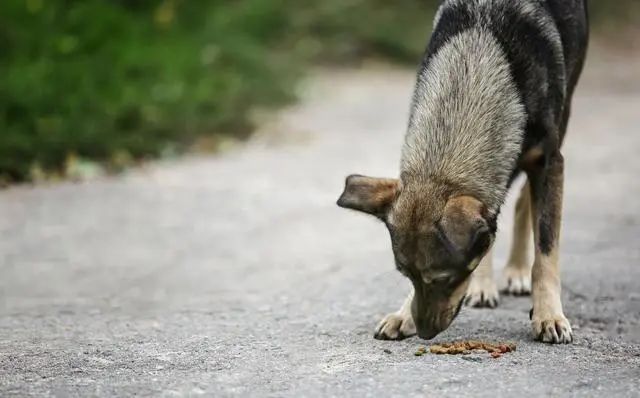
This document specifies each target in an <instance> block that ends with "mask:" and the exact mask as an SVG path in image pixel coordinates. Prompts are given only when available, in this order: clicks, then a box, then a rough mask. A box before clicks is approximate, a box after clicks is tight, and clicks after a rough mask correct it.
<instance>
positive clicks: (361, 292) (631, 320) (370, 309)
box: [0, 64, 640, 397]
mask: <svg viewBox="0 0 640 398" xmlns="http://www.w3.org/2000/svg"><path fill="white" fill-rule="evenodd" d="M616 65H617V64H616ZM616 65H613V66H611V67H609V66H606V65H605V66H606V67H605V68H600V69H598V70H595V71H593V72H588V73H587V77H586V79H585V83H584V85H583V86H582V88H581V89H580V91H579V92H578V95H577V98H576V100H575V106H574V109H575V112H574V118H573V121H572V124H571V127H570V132H569V138H568V142H567V143H566V144H567V145H566V151H565V154H566V155H565V156H566V159H567V168H568V170H567V178H566V188H565V192H566V202H565V213H564V214H565V219H564V227H563V232H564V233H563V242H562V260H563V261H562V275H563V286H564V290H563V293H564V300H565V301H564V302H565V312H566V313H567V315H568V317H569V318H570V320H571V321H572V323H573V325H574V329H575V332H576V341H575V344H573V345H570V346H550V345H544V344H540V343H535V342H532V341H531V339H530V336H529V326H528V316H527V313H528V310H529V308H530V304H529V299H528V298H503V299H502V302H501V305H500V307H499V308H498V309H495V310H477V309H464V310H463V311H462V313H461V315H460V317H459V318H458V319H457V320H456V321H455V322H454V324H453V325H452V327H451V328H450V329H449V330H448V331H446V332H445V333H443V334H442V335H440V336H438V338H437V340H438V341H446V340H452V339H461V338H484V339H490V340H510V341H515V342H517V344H518V350H517V352H516V353H514V354H510V355H506V356H504V357H503V358H500V359H495V360H494V359H490V358H488V359H487V358H486V357H483V358H479V359H478V360H479V362H475V361H469V360H465V359H464V358H461V357H450V356H444V357H443V356H434V355H425V356H422V357H415V356H414V355H413V352H414V351H415V350H416V348H417V347H418V346H419V345H420V344H424V342H423V341H421V340H419V339H417V338H412V339H408V340H405V341H403V342H381V341H376V340H374V339H373V338H372V333H373V328H374V326H375V324H376V323H377V321H378V320H379V318H380V317H381V316H383V315H384V314H385V313H387V312H389V311H392V310H395V309H396V308H397V307H398V306H399V304H400V303H401V301H402V299H403V298H404V296H405V294H406V292H407V291H408V288H409V285H408V283H407V282H406V281H405V280H403V278H402V277H401V276H400V275H399V274H397V273H396V271H395V270H394V267H393V264H392V258H391V252H390V248H389V240H388V236H387V233H386V232H385V230H384V228H383V226H382V225H379V223H377V222H375V221H374V220H372V219H370V218H367V217H365V216H361V215H358V214H355V213H351V212H347V211H345V210H342V209H339V208H337V207H336V206H335V205H334V202H335V199H336V198H337V196H338V194H339V193H340V191H341V188H342V183H343V178H344V176H345V175H346V174H349V173H352V172H361V173H366V174H371V175H383V176H384V175H387V176H394V175H396V172H397V164H398V157H399V148H400V144H401V140H402V135H403V128H404V126H405V123H406V120H405V119H406V113H407V107H408V104H407V101H408V98H409V94H410V90H411V86H412V75H411V74H410V73H405V72H394V71H388V70H384V69H377V70H376V69H373V70H368V71H366V72H354V71H351V72H336V73H331V74H324V75H321V76H320V77H319V78H317V79H315V80H313V81H312V82H311V83H310V84H309V90H308V93H307V94H306V98H307V100H306V101H304V102H303V104H302V105H300V106H298V107H295V108H293V109H291V110H289V111H287V112H285V113H284V114H283V116H282V118H281V119H280V120H279V121H278V123H276V124H273V125H272V127H271V128H270V129H269V130H271V131H270V132H267V133H264V134H259V135H257V136H256V138H255V139H254V140H253V141H252V142H251V143H249V145H247V146H246V147H243V148H242V149H237V150H234V151H232V152H230V153H228V154H226V155H224V156H221V157H217V158H187V159H184V160H181V161H178V162H167V163H159V164H153V165H150V166H147V167H145V168H144V169H141V170H136V171H133V172H130V173H129V174H127V175H125V176H122V177H119V178H113V179H104V180H100V181H93V182H89V183H84V184H73V183H65V184H59V185H55V186H48V187H47V186H43V187H36V188H30V187H17V188H12V189H9V190H5V191H2V192H0V396H2V397H8V396H25V395H34V396H36V395H37V396H42V395H56V396H82V397H85V396H93V395H99V396H107V395H111V396H127V395H133V394H137V395H141V396H174V395H200V394H204V395H207V396H291V397H299V396H323V397H324V396H332V395H333V396H354V397H362V396H454V395H455V396H463V397H464V396H487V397H495V396H522V395H523V394H525V393H526V395H530V396H543V395H544V396H606V397H613V396H628V397H637V396H639V395H640V387H639V383H640V381H639V380H640V288H639V287H640V242H639V241H640V200H639V199H638V198H639V197H640V183H639V177H638V175H640V157H639V156H638V153H640V132H639V131H638V129H639V128H640V111H639V110H640V88H639V87H637V85H636V87H633V86H630V85H629V84H628V83H627V82H628V81H629V80H625V79H623V78H621V77H620V76H621V75H620V74H619V73H618V72H615V73H614V77H613V78H608V80H606V81H604V82H603V81H602V80H600V79H601V78H602V77H603V76H608V75H610V74H611V71H617V69H616V68H617V66H616ZM623 69H624V68H623ZM616 77H617V78H616ZM635 81H636V82H637V81H638V80H637V79H636V80H635ZM512 202H513V198H511V199H510V201H509V203H508V205H507V209H505V210H504V212H503V217H502V218H501V220H500V225H501V230H502V232H503V234H502V235H501V236H500V237H499V241H498V249H497V259H496V263H497V264H499V265H502V264H503V263H504V260H505V252H506V247H507V243H508V241H509V236H508V235H509V231H510V221H511V213H512V210H511V209H512V207H513V203H512ZM385 350H388V352H385Z"/></svg>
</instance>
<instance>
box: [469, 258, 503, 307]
mask: <svg viewBox="0 0 640 398" xmlns="http://www.w3.org/2000/svg"><path fill="white" fill-rule="evenodd" d="M492 251H493V249H489V252H488V253H487V254H486V255H485V256H484V257H483V258H482V260H481V261H480V264H479V265H478V268H476V270H475V271H474V272H473V274H472V275H471V282H470V283H469V287H468V288H467V297H466V298H465V301H464V302H465V304H466V305H468V306H471V307H486V308H495V307H497V306H498V289H497V288H496V283H495V281H494V280H493V265H492V260H493V255H492Z"/></svg>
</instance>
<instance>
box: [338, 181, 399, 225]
mask: <svg viewBox="0 0 640 398" xmlns="http://www.w3.org/2000/svg"><path fill="white" fill-rule="evenodd" d="M398 187H399V180H397V179H395V178H374V177H365V176H361V175H356V174H353V175H350V176H349V177H347V180H346V182H345V187H344V192H342V195H340V198H339V199H338V206H340V207H344V208H347V209H353V210H358V211H362V212H365V213H368V214H372V215H374V216H376V217H378V218H381V219H384V218H386V215H387V211H388V210H389V207H390V206H391V204H392V203H393V201H394V200H395V198H396V195H397V193H398Z"/></svg>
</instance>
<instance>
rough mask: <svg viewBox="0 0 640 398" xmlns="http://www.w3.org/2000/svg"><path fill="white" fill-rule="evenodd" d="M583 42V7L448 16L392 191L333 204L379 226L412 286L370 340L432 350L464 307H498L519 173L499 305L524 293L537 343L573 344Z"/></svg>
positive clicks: (358, 188) (495, 2)
mask: <svg viewBox="0 0 640 398" xmlns="http://www.w3.org/2000/svg"><path fill="white" fill-rule="evenodd" d="M587 42H588V25H587V10H586V0H445V1H443V2H442V4H441V5H440V8H439V9H438V12H437V14H436V17H435V21H434V31H433V33H432V35H431V40H430V42H429V45H428V48H427V50H426V54H425V56H424V58H423V61H422V64H421V66H420V70H419V73H418V78H417V83H416V87H415V92H414V95H413V101H412V105H411V114H410V119H409V125H408V129H407V134H406V137H405V143H404V147H403V149H402V160H401V166H400V178H399V179H384V178H372V177H365V176H360V175H351V176H349V177H348V178H347V180H346V186H345V189H344V192H343V193H342V196H341V197H340V199H339V200H338V205H339V206H341V207H345V208H350V209H354V210H359V211H362V212H365V213H369V214H372V215H374V216H376V217H378V218H380V219H381V220H382V221H384V222H385V224H386V226H387V228H388V229H389V232H390V234H391V242H392V247H393V252H394V257H395V262H396V267H397V269H398V270H399V271H400V272H401V273H402V274H404V275H405V276H407V277H408V278H409V279H410V280H411V282H412V284H413V292H412V293H411V294H410V295H409V297H408V298H407V299H406V301H405V302H404V304H403V305H402V307H401V308H400V310H398V311H397V312H395V313H392V314H390V315H388V316H387V317H385V318H384V319H383V320H382V322H381V323H380V325H379V326H378V328H377V330H376V334H375V337H376V338H380V339H400V338H403V337H406V336H410V335H412V334H415V333H416V332H417V334H418V335H419V336H420V337H422V338H425V339H430V338H433V337H434V336H435V335H436V334H438V333H439V332H441V331H442V330H444V329H446V328H447V327H448V326H449V325H450V324H451V322H452V320H453V319H454V318H455V317H456V315H457V314H458V312H459V310H460V307H461V305H462V303H463V300H464V298H465V296H466V297H467V299H466V302H467V303H468V304H470V305H474V306H488V307H494V306H495V305H496V304H497V299H498V294H497V290H496V288H495V284H494V282H493V279H492V271H491V246H492V244H493V241H494V238H495V233H496V218H497V217H498V213H499V211H500V206H501V205H502V203H503V202H504V199H505V196H506V194H507V190H508V189H509V187H510V185H511V183H512V182H513V180H514V179H515V178H516V177H517V176H518V175H519V174H520V173H521V172H524V173H525V174H526V176H527V183H526V184H525V186H524V187H523V189H522V191H521V193H520V198H519V200H518V204H517V208H516V219H515V228H514V231H515V236H514V243H513V248H512V251H511V256H510V261H509V264H508V265H507V267H506V269H505V272H506V277H507V279H508V287H507V291H508V292H510V293H514V294H523V293H525V294H526V293H529V292H531V293H532V296H533V309H532V312H531V315H530V317H531V322H532V327H533V333H534V336H535V337H536V338H537V339H539V340H541V341H544V342H548V343H569V342H571V341H572V338H573V337H572V331H571V325H570V324H569V321H568V320H567V318H566V317H565V316H564V313H563V310H562V302H561V300H560V272H559V271H560V270H559V264H558V243H559V237H560V219H561V215H562V186H563V170H564V166H563V157H562V154H561V153H560V147H561V144H562V141H563V138H564V135H565V131H566V128H567V122H568V119H569V113H570V107H571V97H572V94H573V91H574V88H575V86H576V83H577V81H578V77H579V75H580V72H581V70H582V65H583V61H584V58H585V55H586V47H587ZM531 230H533V235H534V238H535V239H534V242H535V245H534V246H535V260H534V261H533V267H530V266H529V264H528V260H527V243H528V241H529V239H530V236H531V235H530V231H531ZM476 268H477V269H476ZM474 270H475V272H474ZM472 273H473V274H472Z"/></svg>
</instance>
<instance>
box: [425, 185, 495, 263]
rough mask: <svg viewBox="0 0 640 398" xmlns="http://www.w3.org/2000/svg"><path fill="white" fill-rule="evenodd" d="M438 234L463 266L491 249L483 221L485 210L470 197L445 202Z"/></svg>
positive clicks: (488, 234) (489, 233) (490, 237)
mask: <svg viewBox="0 0 640 398" xmlns="http://www.w3.org/2000/svg"><path fill="white" fill-rule="evenodd" d="M438 230H439V232H440V235H441V236H440V238H441V240H442V241H443V243H444V244H445V246H447V248H448V249H449V250H450V251H451V252H452V254H454V255H455V256H456V257H457V256H459V259H460V261H461V263H462V264H464V266H467V265H468V263H469V262H470V261H471V260H473V259H475V258H477V257H478V256H480V255H482V254H484V252H486V250H487V249H488V248H489V246H490V245H491V240H492V232H491V228H490V227H489V225H488V223H487V220H486V208H485V206H484V205H483V204H482V202H480V201H479V200H477V199H476V198H474V197H471V196H458V197H455V198H452V199H449V200H448V201H447V204H446V205H445V208H444V213H443V215H442V219H441V220H440V222H439V223H438ZM462 264H461V265H462Z"/></svg>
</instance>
